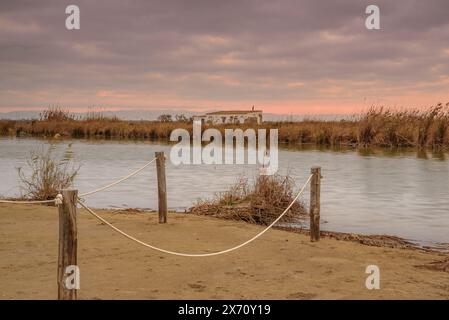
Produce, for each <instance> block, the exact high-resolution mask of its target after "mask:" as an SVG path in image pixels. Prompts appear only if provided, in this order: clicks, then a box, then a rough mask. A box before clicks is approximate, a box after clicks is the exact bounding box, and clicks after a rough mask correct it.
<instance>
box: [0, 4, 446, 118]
mask: <svg viewBox="0 0 449 320" xmlns="http://www.w3.org/2000/svg"><path fill="white" fill-rule="evenodd" d="M70 4H76V5H78V6H79V8H80V11H81V29H80V30H74V31H69V30H67V29H66V28H65V19H66V17H67V15H66V14H65V8H66V6H67V5H70ZM369 4H376V5H378V6H379V7H380V13H381V15H380V17H381V30H379V31H377V30H367V29H366V28H365V18H366V17H367V15H366V14H365V8H366V6H367V5H369ZM448 101H449V1H447V0H428V1H422V0H403V1H393V0H390V1H384V0H371V1H364V0H340V1H327V0H294V1H287V0H280V1H273V0H259V1H256V0H250V1H246V0H238V1H237V0H232V1H231V0H229V1H223V0H220V1H215V0H178V1H171V0H160V1H155V0H145V1H144V0H132V1H131V0H129V1H124V0H107V1H106V0H96V1H87V0H71V1H61V0H53V1H50V0H39V1H35V0H28V1H22V0H0V111H4V112H6V111H13V110H31V109H42V108H45V107H47V106H51V105H57V104H58V105H62V106H65V107H68V108H70V109H72V110H75V109H78V110H80V111H84V110H86V108H87V107H89V106H97V107H101V108H103V109H111V110H117V109H158V110H159V109H186V110H193V111H202V110H211V109H214V110H216V109H245V108H250V107H251V106H252V105H255V106H256V107H257V108H261V109H263V110H264V111H267V112H274V113H296V114H304V113H306V114H309V113H348V112H357V111H359V110H361V109H366V108H367V107H368V106H370V105H388V106H392V107H421V106H426V105H432V104H436V103H438V102H448Z"/></svg>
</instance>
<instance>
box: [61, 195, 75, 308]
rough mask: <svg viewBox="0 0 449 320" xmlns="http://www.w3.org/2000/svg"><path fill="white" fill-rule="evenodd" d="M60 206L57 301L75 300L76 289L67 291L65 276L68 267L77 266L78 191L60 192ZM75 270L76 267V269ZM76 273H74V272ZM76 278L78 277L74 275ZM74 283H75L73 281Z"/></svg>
mask: <svg viewBox="0 0 449 320" xmlns="http://www.w3.org/2000/svg"><path fill="white" fill-rule="evenodd" d="M61 194H62V197H63V201H62V205H59V208H58V210H59V257H58V299H59V300H76V298H77V289H68V288H67V286H66V278H67V276H68V275H70V274H66V268H67V267H68V266H77V241H78V239H77V237H78V236H77V225H76V201H77V198H78V190H61ZM76 268H77V267H76ZM74 272H76V271H74ZM76 277H78V275H76ZM75 282H76V281H75Z"/></svg>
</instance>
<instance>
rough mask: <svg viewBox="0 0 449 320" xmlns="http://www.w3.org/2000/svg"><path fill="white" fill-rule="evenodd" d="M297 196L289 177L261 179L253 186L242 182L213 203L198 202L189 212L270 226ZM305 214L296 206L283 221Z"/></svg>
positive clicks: (242, 179)
mask: <svg viewBox="0 0 449 320" xmlns="http://www.w3.org/2000/svg"><path fill="white" fill-rule="evenodd" d="M295 196H296V194H293V181H292V179H291V178H289V176H285V177H283V176H279V175H273V176H258V177H257V178H255V179H254V181H251V182H250V181H249V180H248V179H246V178H241V179H240V180H239V181H238V182H237V183H236V184H234V185H233V186H231V187H230V188H229V190H228V191H226V192H223V193H220V194H217V195H216V196H215V198H213V199H211V200H202V201H199V202H198V203H197V204H196V205H195V206H193V207H192V208H190V210H189V213H192V214H197V215H208V216H214V217H218V218H222V219H232V220H243V221H247V222H250V223H256V224H263V225H268V224H270V223H271V222H273V221H274V220H275V219H276V218H277V217H278V216H279V215H280V214H281V213H282V212H283V211H284V210H285V209H286V208H287V207H288V205H289V204H290V203H291V202H292V201H293V199H294V197H295ZM304 214H305V209H304V206H303V205H302V204H301V203H299V202H295V203H294V204H293V206H292V207H291V208H290V210H289V211H288V212H287V214H286V215H285V216H284V217H283V218H282V219H281V221H284V222H287V221H293V220H295V219H298V218H299V217H300V216H301V215H304Z"/></svg>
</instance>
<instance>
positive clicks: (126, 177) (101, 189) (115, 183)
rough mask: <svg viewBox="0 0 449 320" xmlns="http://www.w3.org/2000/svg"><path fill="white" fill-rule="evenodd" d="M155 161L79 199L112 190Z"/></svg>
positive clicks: (82, 195)
mask: <svg viewBox="0 0 449 320" xmlns="http://www.w3.org/2000/svg"><path fill="white" fill-rule="evenodd" d="M155 160H156V158H154V159H153V160H151V161H150V162H148V163H146V164H145V165H144V166H143V167H141V168H139V169H137V170H136V171H134V172H131V173H130V174H129V175H127V176H125V177H123V178H121V179H119V180H117V181H115V182H113V183H110V184H108V185H106V186H104V187H101V188H98V189H96V190H93V191H90V192H86V193H82V194H80V197H86V196H90V195H92V194H95V193H98V192H100V191H104V190H106V189H109V188H112V187H113V186H115V185H118V184H119V183H121V182H123V181H125V180H128V179H129V178H131V177H133V176H135V175H136V174H138V173H139V172H140V171H142V170H144V169H145V168H146V167H148V166H149V165H150V164H152V163H153V162H154V161H155Z"/></svg>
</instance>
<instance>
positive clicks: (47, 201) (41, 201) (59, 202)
mask: <svg viewBox="0 0 449 320" xmlns="http://www.w3.org/2000/svg"><path fill="white" fill-rule="evenodd" d="M155 160H156V158H154V159H153V160H151V161H150V162H148V163H146V164H145V165H144V166H142V167H141V168H139V169H137V170H136V171H133V172H131V173H130V174H128V175H127V176H125V177H123V178H121V179H119V180H117V181H115V182H113V183H110V184H108V185H106V186H104V187H101V188H98V189H96V190H93V191H90V192H86V193H82V194H80V197H86V196H90V195H92V194H95V193H98V192H100V191H104V190H106V189H109V188H112V187H113V186H116V185H118V184H119V183H121V182H123V181H125V180H128V179H129V178H131V177H133V176H135V175H136V174H138V173H139V172H141V171H142V170H144V169H145V168H146V167H148V166H149V165H150V164H152V163H153V162H154V161H155ZM52 202H54V203H55V205H60V204H62V195H61V194H58V195H57V196H56V198H55V199H53V200H36V201H33V200H30V201H15V200H0V203H12V204H43V203H52Z"/></svg>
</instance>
